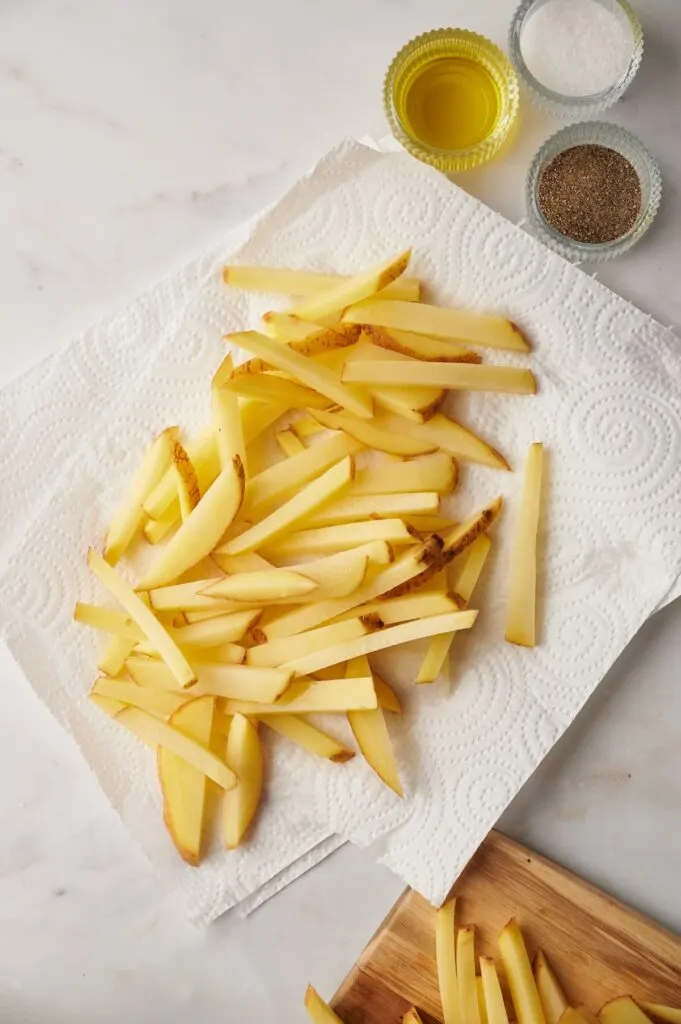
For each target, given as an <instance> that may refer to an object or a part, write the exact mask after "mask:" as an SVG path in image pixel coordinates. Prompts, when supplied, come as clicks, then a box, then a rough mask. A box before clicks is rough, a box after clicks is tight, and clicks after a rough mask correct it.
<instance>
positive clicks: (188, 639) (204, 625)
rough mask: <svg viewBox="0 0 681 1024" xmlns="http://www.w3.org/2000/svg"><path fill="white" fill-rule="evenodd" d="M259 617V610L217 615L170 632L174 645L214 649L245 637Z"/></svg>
mask: <svg viewBox="0 0 681 1024" xmlns="http://www.w3.org/2000/svg"><path fill="white" fill-rule="evenodd" d="M260 615H261V610H260V609H255V610H252V611H251V610H246V611H241V612H232V613H231V614H229V615H218V616H217V617H216V618H214V619H206V620H204V621H203V622H193V623H192V624H191V625H190V626H182V628H181V629H175V630H173V631H172V636H173V639H174V640H175V642H176V643H178V644H180V646H186V647H215V646H217V644H233V643H235V642H236V641H237V640H241V638H242V637H243V636H245V634H246V633H247V632H248V630H249V629H250V628H251V627H252V626H254V625H255V623H256V622H257V621H258V619H259V618H260Z"/></svg>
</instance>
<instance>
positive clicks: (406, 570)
mask: <svg viewBox="0 0 681 1024" xmlns="http://www.w3.org/2000/svg"><path fill="white" fill-rule="evenodd" d="M328 529H330V530H332V529H337V528H336V527H328ZM353 529H355V527H353ZM442 546H443V541H442V539H441V538H440V537H431V538H430V539H429V540H427V541H426V542H425V543H424V544H421V545H419V546H418V547H417V548H416V550H411V551H408V552H407V553H406V554H405V555H403V556H402V557H401V558H400V559H398V560H397V561H395V562H392V563H391V564H390V565H388V566H387V567H386V568H385V569H383V570H382V571H381V572H379V573H377V575H376V576H374V577H373V579H371V580H370V581H368V582H366V583H363V584H362V586H361V587H359V588H358V589H357V590H355V591H354V592H353V593H352V594H350V595H348V596H347V597H344V598H337V599H335V600H329V601H317V602H315V603H314V604H310V605H306V606H305V607H304V608H294V609H293V610H292V611H291V612H287V613H285V614H283V615H281V616H280V617H279V618H277V619H276V620H275V621H273V622H270V623H268V626H267V635H268V637H269V638H270V639H272V638H274V637H284V636H292V635H293V634H295V633H301V632H303V630H308V629H313V628H314V627H315V626H318V625H320V624H321V623H323V622H328V621H329V620H330V619H336V618H338V617H339V616H340V615H343V614H344V613H345V612H347V611H349V610H350V609H351V608H357V607H359V606H360V605H362V604H367V603H368V602H369V601H374V600H375V599H376V598H378V597H380V596H381V595H383V594H386V593H388V592H390V591H391V590H395V589H397V587H398V584H404V583H405V582H406V581H409V580H411V579H413V578H414V577H419V576H420V575H421V574H422V573H423V572H424V571H425V570H426V569H427V567H428V566H429V565H431V564H432V563H433V562H434V561H436V560H437V559H438V558H439V557H440V555H441V551H442ZM396 596H397V595H396Z"/></svg>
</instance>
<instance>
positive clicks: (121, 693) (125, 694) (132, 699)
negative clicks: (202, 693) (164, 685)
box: [92, 677, 191, 718]
mask: <svg viewBox="0 0 681 1024" xmlns="http://www.w3.org/2000/svg"><path fill="white" fill-rule="evenodd" d="M92 693H94V694H97V695H98V696H99V697H109V698H110V699H111V700H116V701H119V702H120V703H121V704H126V705H129V706H130V707H134V708H143V709H144V710H145V711H153V713H154V714H156V715H163V717H164V718H168V716H169V715H172V714H173V712H175V711H177V709H178V708H181V707H182V705H183V704H186V703H187V701H188V700H190V699H191V698H190V696H189V691H188V690H176V691H175V692H174V693H171V692H170V691H169V690H151V689H149V688H148V687H146V686H137V685H136V684H135V683H127V682H124V681H123V680H119V679H108V678H106V677H100V678H99V679H97V680H95V683H94V686H93V687H92Z"/></svg>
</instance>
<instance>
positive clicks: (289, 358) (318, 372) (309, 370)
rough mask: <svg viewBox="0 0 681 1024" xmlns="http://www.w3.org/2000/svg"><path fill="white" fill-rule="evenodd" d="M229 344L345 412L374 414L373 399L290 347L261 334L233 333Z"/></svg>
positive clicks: (253, 332) (367, 416)
mask: <svg viewBox="0 0 681 1024" xmlns="http://www.w3.org/2000/svg"><path fill="white" fill-rule="evenodd" d="M227 341H229V342H231V343H232V344H234V345H237V346H238V347H239V348H244V349H246V351H247V352H252V353H253V354H254V355H256V356H258V357H259V358H261V359H264V360H266V361H267V362H268V363H271V364H272V365H273V366H274V367H276V369H278V370H283V371H284V373H288V374H290V375H291V376H292V377H294V378H295V379H296V380H297V381H299V382H300V383H301V384H305V385H306V386H307V387H309V388H312V390H313V391H316V392H318V393H319V394H320V395H325V396H326V397H327V398H328V399H329V400H330V401H331V402H335V403H337V404H338V405H342V406H343V408H344V409H348V410H349V411H350V412H353V413H355V414H356V415H357V416H359V417H362V418H365V419H370V418H371V416H372V415H373V402H372V401H371V399H370V398H368V397H366V396H365V395H364V394H363V393H362V392H361V391H360V390H359V389H357V388H350V387H348V386H347V385H345V384H343V383H341V380H340V378H339V377H338V375H337V374H335V373H334V372H333V371H332V370H330V369H329V368H328V367H326V366H323V365H322V364H321V363H319V362H315V360H314V359H312V358H310V357H309V356H304V355H301V354H300V353H299V352H294V351H293V350H292V349H291V347H290V345H282V344H281V343H280V342H278V341H275V340H274V339H272V338H268V337H267V335H265V334H260V333H259V332H258V331H241V332H239V333H236V334H230V335H228V336H227Z"/></svg>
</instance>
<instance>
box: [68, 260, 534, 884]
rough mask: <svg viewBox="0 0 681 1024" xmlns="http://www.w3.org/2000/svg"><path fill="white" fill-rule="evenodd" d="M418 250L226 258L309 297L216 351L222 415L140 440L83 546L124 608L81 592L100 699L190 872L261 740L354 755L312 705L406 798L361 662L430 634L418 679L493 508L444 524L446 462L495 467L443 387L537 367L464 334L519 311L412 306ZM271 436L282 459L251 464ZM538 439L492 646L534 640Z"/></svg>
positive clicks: (489, 334) (385, 703)
mask: <svg viewBox="0 0 681 1024" xmlns="http://www.w3.org/2000/svg"><path fill="white" fill-rule="evenodd" d="M409 256H410V253H409V252H405V253H402V254H401V255H400V256H398V257H397V258H396V259H391V260H389V261H387V262H385V263H382V264H381V265H379V266H377V267H373V268H372V269H370V270H368V271H366V272H364V273H361V274H359V275H357V276H355V277H348V278H344V277H334V276H329V275H321V274H314V273H307V272H299V271H287V270H269V269H264V268H255V267H250V268H249V267H226V268H225V271H224V279H225V281H226V283H227V284H228V285H232V286H236V287H241V288H251V289H260V290H266V291H269V292H279V291H284V292H287V293H291V294H293V295H296V296H299V299H298V301H297V302H296V304H295V305H293V306H292V307H291V308H289V309H288V310H286V311H285V312H271V313H267V314H266V315H265V317H264V318H263V321H262V330H261V331H260V332H259V331H244V332H240V333H238V334H233V335H230V336H229V337H228V338H227V341H228V342H230V343H232V344H234V345H237V346H239V347H240V348H242V349H245V350H246V351H247V352H248V353H250V355H251V357H252V358H250V359H249V360H248V361H247V362H245V363H243V364H242V365H240V366H237V367H234V365H233V361H232V357H231V355H227V356H226V358H225V359H224V360H223V362H222V364H221V365H220V367H219V368H218V370H217V372H216V373H215V375H214V377H213V381H212V389H211V395H212V422H211V423H210V424H209V425H208V426H207V427H206V429H205V430H204V431H203V432H202V433H201V434H200V435H199V436H198V437H196V438H193V439H192V440H190V441H188V442H187V443H186V444H184V443H183V442H182V441H181V440H180V431H179V429H178V428H177V427H174V426H171V427H168V428H167V429H166V430H164V431H163V432H162V433H161V434H160V435H159V436H158V437H157V438H156V439H155V440H154V441H153V443H152V444H151V446H150V447H149V449H148V451H147V452H146V454H145V456H144V458H143V460H142V464H141V466H140V468H139V470H138V472H137V473H136V475H135V477H134V479H133V480H132V482H131V484H130V486H129V489H128V492H127V494H126V496H125V498H124V500H123V501H122V503H121V505H120V507H119V508H118V509H117V511H116V512H115V514H114V516H113V518H112V520H111V523H110V526H109V529H108V532H107V536H106V542H105V547H104V554H103V556H102V555H100V554H99V553H98V552H97V551H95V550H94V549H92V550H90V552H89V555H88V565H89V567H90V569H91V570H92V572H93V573H94V574H95V576H96V577H97V578H98V579H99V581H100V583H101V584H102V585H103V586H104V588H105V589H106V590H107V591H108V593H109V595H110V596H111V597H112V598H114V599H115V600H116V602H117V603H118V605H119V606H120V610H116V609H114V608H109V607H103V606H98V605H90V604H79V605H78V606H77V608H76V612H75V617H76V619H77V620H78V621H79V622H82V623H84V624H86V625H89V626H92V627H94V628H96V629H99V630H103V631H104V632H105V633H107V634H108V635H109V639H108V642H107V644H106V647H105V649H104V651H103V653H102V656H101V658H100V661H99V666H98V667H99V670H100V672H101V676H100V677H99V678H98V679H97V680H96V682H95V684H94V686H93V688H92V692H91V694H90V697H91V700H92V701H93V702H94V703H95V704H96V705H97V706H98V707H99V708H101V709H102V710H103V711H104V712H106V713H107V714H108V715H110V716H112V717H113V718H114V719H115V721H116V722H117V723H118V724H119V725H122V726H124V727H125V728H127V729H128V730H129V731H131V732H132V733H134V734H135V735H136V736H137V737H139V739H140V740H142V742H144V743H146V744H148V745H149V746H151V747H152V748H153V749H154V750H155V751H156V753H157V761H158V773H159V778H160V784H161V789H162V794H163V800H164V819H165V822H166V825H167V827H168V830H169V832H170V835H171V836H172V839H173V841H174V843H175V845H176V847H177V849H178V850H179V852H180V854H181V855H182V857H183V858H184V859H185V860H186V861H187V862H189V863H191V864H198V863H199V861H200V858H201V853H202V849H203V845H204V831H205V824H206V821H205V819H206V814H205V805H206V787H207V780H208V779H210V780H212V782H214V783H215V784H216V785H217V786H218V787H220V788H221V789H222V790H224V815H223V835H224V842H225V844H226V845H227V847H230V848H232V847H235V846H237V845H238V844H239V843H240V842H241V841H242V839H243V837H244V835H245V834H246V832H247V830H248V828H249V826H250V824H251V822H252V821H253V819H254V816H255V813H256V810H257V808H258V805H259V802H260V799H261V793H262V782H263V751H262V732H266V731H267V730H271V731H272V732H275V733H278V734H279V735H280V736H283V737H285V738H286V739H287V740H289V741H290V742H291V743H294V744H296V745H298V746H299V747H302V748H304V749H305V750H307V751H309V752H310V753H311V754H314V755H316V756H318V757H322V758H327V759H329V760H331V761H333V762H337V763H342V762H344V761H347V760H349V759H350V758H352V757H353V756H354V752H353V751H352V750H350V749H347V747H346V746H345V745H344V744H342V743H339V742H337V741H336V740H335V739H334V738H333V737H331V736H329V735H328V734H327V733H326V732H324V731H323V730H322V729H320V728H318V726H317V725H316V724H315V723H314V722H313V721H311V720H310V718H309V717H308V716H310V715H313V714H315V713H317V712H330V713H333V714H341V715H344V716H347V719H348V721H349V723H350V726H351V728H352V732H353V734H354V736H355V739H356V741H357V744H358V746H359V748H360V750H361V752H362V754H363V755H364V757H365V759H366V761H367V762H368V764H369V765H370V766H371V767H372V768H373V769H374V770H375V771H376V773H377V774H378V776H379V777H380V778H381V779H382V780H383V782H385V784H386V785H388V786H390V787H391V788H392V789H393V790H394V791H395V792H396V793H397V794H399V795H402V787H401V784H400V779H399V772H398V766H397V764H396V760H395V757H394V754H393V751H392V747H391V743H390V736H389V732H388V729H387V726H386V720H385V714H384V713H385V712H392V713H396V714H399V713H400V711H401V707H400V702H399V700H398V698H397V696H396V694H395V693H394V692H393V690H392V689H391V688H390V686H389V685H388V683H386V682H385V681H384V680H381V679H380V678H379V677H378V676H377V675H376V673H375V672H373V671H372V668H371V666H370V664H369V661H368V657H367V656H368V655H371V654H372V653H374V652H376V651H381V650H385V649H386V648H389V647H393V646H395V645H397V644H404V643H408V642H410V641H412V640H419V639H425V638H427V639H428V640H429V646H428V649H427V652H426V655H425V658H424V660H423V663H422V665H421V668H420V671H419V673H418V677H417V679H416V682H418V683H432V682H434V681H435V680H436V679H437V677H438V675H439V673H440V671H441V670H442V667H443V665H444V664H445V662H446V660H447V656H448V652H449V650H450V647H451V644H452V642H453V640H454V638H455V636H456V633H457V632H458V631H460V630H467V629H470V628H471V627H472V626H473V624H474V622H475V619H476V616H477V611H475V610H473V609H471V608H469V602H470V600H471V597H472V595H473V590H474V588H475V586H476V583H477V581H478V578H479V577H480V574H481V572H482V570H483V567H484V564H485V560H486V558H487V555H488V552H489V549H490V544H491V541H490V538H489V536H488V531H489V529H490V527H491V526H492V524H493V523H494V521H495V519H496V518H497V516H498V515H499V513H500V511H501V507H502V502H501V499H500V498H497V499H496V500H495V501H492V502H490V503H489V504H488V505H486V506H485V507H484V508H482V509H479V510H478V511H476V512H473V513H472V514H471V515H470V517H469V518H467V519H466V520H465V521H464V522H454V521H452V520H450V519H447V518H446V517H443V516H442V515H441V513H440V500H441V497H442V496H445V495H449V494H451V493H452V491H453V490H454V489H455V487H456V485H457V481H458V461H459V460H469V461H471V462H475V463H478V464H481V465H483V466H487V467H490V468H491V469H493V470H503V471H507V470H508V469H509V466H508V464H507V462H506V460H505V459H504V457H503V456H502V455H501V454H500V453H499V452H497V451H495V450H494V449H493V448H492V447H491V446H490V445H489V444H487V443H486V442H485V441H484V440H483V439H481V438H480V437H478V436H476V434H475V433H473V432H472V431H471V430H469V429H468V428H466V427H464V426H462V425H461V424H460V423H457V422H455V421H454V420H452V419H450V418H449V417H447V416H446V415H444V413H442V412H441V411H440V410H441V406H442V404H443V401H444V399H445V397H446V395H447V392H448V391H449V390H451V389H466V390H471V389H472V390H486V391H503V392H512V393H517V394H532V393H534V392H535V390H536V385H535V379H534V376H533V374H532V372H531V370H529V369H527V368H519V367H509V366H494V365H488V364H484V363H483V362H482V358H481V356H480V354H479V353H478V352H477V351H475V350H474V348H472V347H471V346H477V347H487V348H490V349H495V348H496V349H508V350H511V351H513V352H519V353H527V352H528V351H529V346H528V343H527V341H526V340H525V338H524V336H523V335H522V333H521V332H520V331H519V329H518V328H517V327H516V326H515V325H514V324H512V323H511V322H510V321H508V320H505V319H504V318H503V317H499V316H491V315H483V314H477V313H469V312H463V311H461V310H454V309H444V308H439V307H436V306H431V305H427V304H424V303H421V302H420V301H419V298H420V285H419V282H418V281H417V280H415V279H414V278H409V277H407V276H405V274H404V271H405V270H406V267H407V264H408V261H409ZM284 414H288V416H287V425H286V426H285V427H284V426H283V425H279V424H278V421H279V420H280V419H281V417H282V416H284ZM317 435H319V436H317ZM264 438H274V439H276V442H277V443H278V445H279V447H280V448H281V452H282V455H283V458H282V459H281V460H279V461H274V462H271V464H266V465H265V466H257V462H258V457H259V455H260V454H261V448H262V441H263V439H264ZM542 455H543V449H542V446H541V445H540V444H536V445H533V446H532V447H531V449H530V453H529V456H528V460H527V465H526V469H525V476H524V490H523V496H522V507H521V509H520V511H519V514H518V517H517V539H516V544H515V551H514V556H513V563H512V572H511V581H510V599H509V613H508V621H507V632H506V638H507V639H508V640H509V641H511V642H513V643H517V644H522V645H525V646H533V645H534V643H535V619H536V614H535V583H536V543H537V540H536V538H537V523H538V515H539V500H540V491H541V476H542ZM369 456H370V458H369ZM144 544H147V545H159V547H158V553H157V556H156V557H155V558H154V559H153V561H152V562H151V564H150V565H149V567H148V568H147V569H146V570H145V571H144V572H142V574H141V576H139V577H138V578H137V582H136V584H135V585H134V586H133V585H131V583H130V582H128V576H127V574H125V575H122V574H120V573H119V572H118V571H117V570H116V568H115V566H116V565H117V563H118V562H119V561H120V560H121V559H122V558H123V557H125V556H128V557H129V558H130V559H131V560H132V558H133V556H134V555H135V553H136V552H139V550H140V545H144ZM261 726H262V727H263V730H262V731H261V728H260V727H261Z"/></svg>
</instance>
